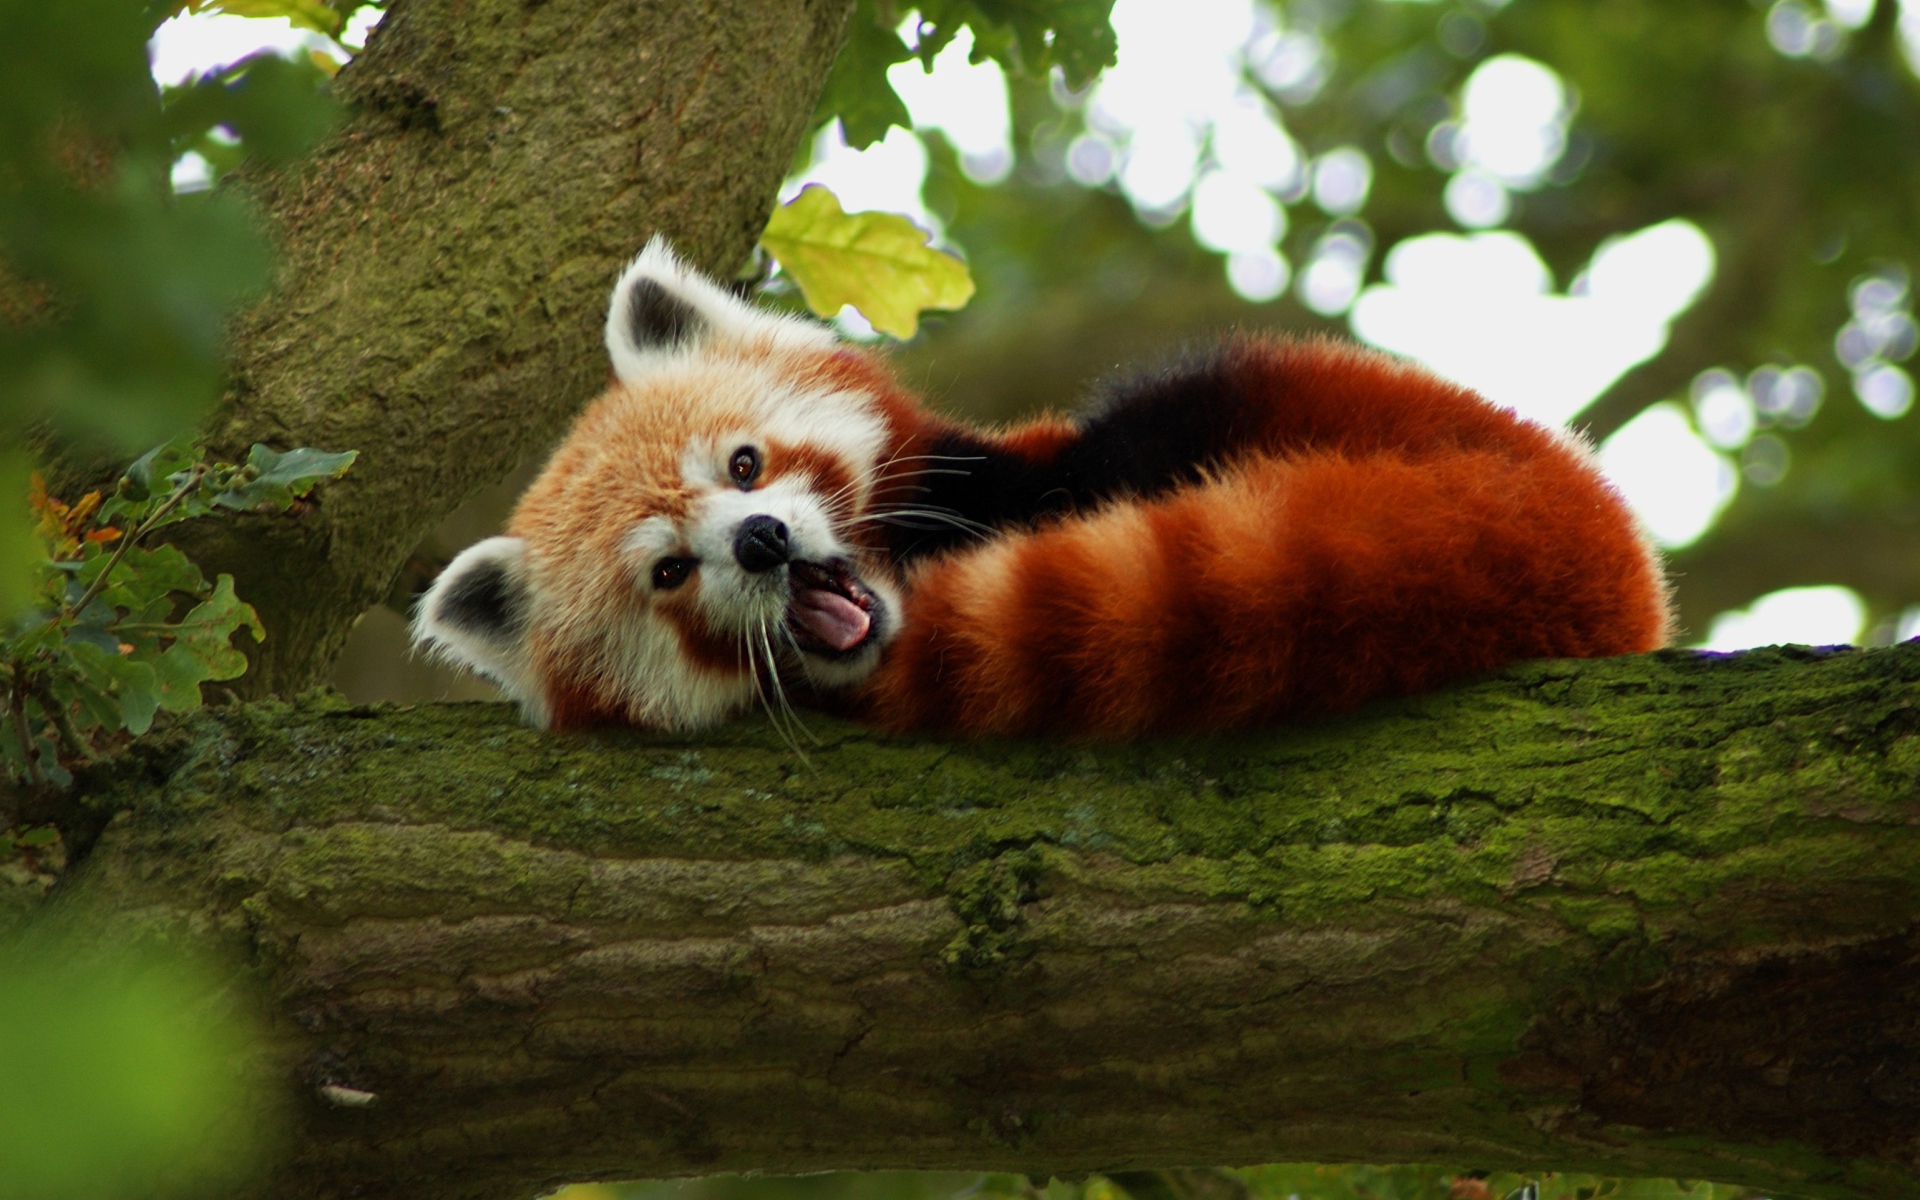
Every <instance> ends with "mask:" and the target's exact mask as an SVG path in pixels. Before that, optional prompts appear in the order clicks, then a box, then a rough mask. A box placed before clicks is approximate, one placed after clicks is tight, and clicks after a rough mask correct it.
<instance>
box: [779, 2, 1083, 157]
mask: <svg viewBox="0 0 1920 1200" xmlns="http://www.w3.org/2000/svg"><path fill="white" fill-rule="evenodd" d="M1112 10H1113V0H912V2H908V0H859V4H858V5H857V6H856V8H855V9H854V13H853V18H852V20H851V21H849V22H848V26H847V43H846V46H845V48H844V49H842V50H841V52H840V57H839V58H837V59H836V60H834V64H833V70H832V72H831V73H830V74H829V75H828V76H827V82H826V87H825V89H824V90H823V91H822V93H821V96H820V104H819V107H818V108H817V109H816V110H815V112H814V122H813V123H814V126H815V127H816V128H818V127H819V126H821V125H824V124H826V123H827V122H828V121H831V120H833V119H835V118H836V117H837V118H839V120H840V122H841V125H842V128H844V129H845V131H846V138H847V144H848V145H850V146H853V147H854V148H856V149H862V148H865V147H867V146H870V145H872V144H873V143H874V142H877V141H879V140H880V139H881V138H883V137H885V136H886V135H887V130H888V129H890V128H892V127H893V126H895V125H898V126H900V127H901V128H903V129H910V128H912V125H913V122H912V120H911V119H910V117H909V116H908V114H907V106H906V105H905V104H903V103H901V100H900V97H899V96H898V95H897V94H896V93H895V92H894V90H893V85H892V84H891V83H888V82H887V68H888V67H890V66H892V65H893V64H895V63H901V62H906V61H908V60H909V59H913V58H918V59H919V60H920V61H921V62H922V63H923V64H926V65H929V66H930V65H931V64H932V62H933V59H934V56H935V55H936V54H939V53H940V51H941V50H943V49H945V48H946V47H947V45H948V43H950V42H952V41H953V39H954V38H956V37H958V36H959V34H960V31H961V30H963V29H964V30H967V31H968V32H969V33H970V34H971V36H972V38H973V50H972V52H971V58H972V60H973V61H974V62H985V61H987V60H989V59H991V60H992V61H994V62H997V63H999V64H1000V65H1001V66H1003V67H1005V68H1007V69H1008V70H1009V71H1010V72H1013V73H1017V74H1021V75H1024V76H1026V77H1028V78H1033V79H1042V78H1045V76H1046V72H1047V70H1048V69H1049V68H1051V67H1055V66H1057V67H1059V68H1060V69H1061V71H1062V72H1064V73H1065V76H1066V78H1067V79H1068V81H1069V82H1070V83H1072V85H1073V86H1075V87H1084V86H1085V85H1086V84H1087V83H1089V82H1090V81H1092V79H1093V78H1094V76H1096V75H1098V74H1099V73H1100V71H1101V70H1102V69H1103V68H1105V67H1109V66H1112V65H1113V58H1114V51H1115V41H1114V36H1113V26H1112V25H1111V24H1109V23H1108V14H1109V13H1110V12H1112ZM910 13H911V14H913V16H914V18H915V34H916V36H915V42H914V45H913V46H912V47H909V46H908V45H907V43H906V42H905V40H903V39H902V38H901V36H900V33H899V29H900V26H901V23H902V22H903V21H904V20H905V19H906V18H907V16H908V15H909V14H910Z"/></svg>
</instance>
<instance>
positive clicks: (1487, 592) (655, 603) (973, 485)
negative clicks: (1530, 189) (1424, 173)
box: [414, 239, 1668, 739]
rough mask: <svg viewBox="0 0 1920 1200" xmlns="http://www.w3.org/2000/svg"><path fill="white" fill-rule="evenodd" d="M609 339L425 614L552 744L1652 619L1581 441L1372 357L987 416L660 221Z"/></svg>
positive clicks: (885, 710)
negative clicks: (547, 441) (665, 237)
mask: <svg viewBox="0 0 1920 1200" xmlns="http://www.w3.org/2000/svg"><path fill="white" fill-rule="evenodd" d="M607 342H608V348H609V352H610V353H611V355H612V359H613V366H614V374H615V379H614V382H613V384H612V386H611V387H610V388H609V390H608V391H607V393H606V394H605V395H603V396H602V397H601V398H600V399H599V400H597V401H595V402H594V403H593V404H592V405H590V406H589V407H588V408H587V409H586V410H585V412H583V413H582V415H581V416H580V418H579V420H578V421H577V423H576V424H575V425H574V427H573V429H572V431H571V432H570V433H569V434H568V436H567V438H566V439H565V440H564V441H563V442H562V443H561V445H560V446H559V448H558V449H557V450H556V451H555V452H554V454H553V456H552V458H551V459H550V460H549V462H548V463H547V465H546V468H545V470H544V471H543V472H542V473H541V475H540V476H539V478H538V479H537V480H536V481H535V482H534V484H533V485H532V486H531V487H530V488H529V489H528V491H527V493H526V495H525V496H524V498H523V499H522V500H521V502H520V505H519V507H518V508H517V510H516V511H515V513H514V515H513V518H512V520H511V522H510V523H509V527H508V533H507V535H506V536H504V537H499V538H490V539H488V540H487V541H484V542H481V543H479V544H478V545H476V546H474V547H471V548H470V549H468V550H467V551H465V552H463V553H462V554H461V555H460V556H459V557H458V558H457V559H455V561H454V562H453V563H452V564H451V565H450V566H449V567H448V569H447V571H446V572H444V573H443V574H442V575H441V577H440V578H439V579H438V580H437V581H436V582H435V584H434V586H433V587H432V588H431V589H430V590H429V591H428V593H427V595H426V596H425V597H424V598H423V600H422V603H421V606H420V609H419V613H418V615H417V616H416V619H415V629H414V636H415V639H416V641H417V642H418V643H420V644H423V645H425V646H427V647H428V648H430V649H431V650H432V651H433V652H435V653H437V654H440V655H442V656H444V657H447V658H450V659H453V660H455V661H458V662H461V663H463V664H465V665H467V666H469V667H471V668H473V669H475V670H477V671H480V672H481V673H483V674H486V675H488V676H489V677H491V678H493V679H495V680H496V681H498V682H499V683H500V684H501V685H502V686H503V687H504V688H505V690H506V691H507V692H508V693H509V694H511V695H512V696H513V697H514V698H515V699H516V700H517V701H518V702H519V703H520V705H521V707H522V709H523V711H525V713H526V714H527V716H528V717H529V719H530V720H532V721H534V722H535V723H538V724H542V725H545V726H548V727H550V728H554V729H570V728H578V727H582V726H587V725H593V724H603V723H624V724H630V725H635V726H639V727H643V728H653V729H682V730H684V729H692V728H698V727H701V726H704V725H710V724H713V723H715V722H718V721H722V720H725V719H726V718H728V717H730V716H732V715H734V714H736V713H738V712H740V711H742V710H744V709H746V708H749V707H752V706H754V705H756V704H764V703H767V702H768V700H769V699H770V698H772V697H774V696H776V695H802V696H805V697H807V698H809V699H810V700H811V701H812V702H815V703H824V704H827V705H829V706H832V707H837V708H841V709H844V710H847V711H850V712H851V713H853V714H854V715H856V716H858V717H861V718H863V719H865V720H867V721H870V722H872V723H875V724H878V725H881V726H884V727H887V728H891V729H896V730H922V731H934V732H943V733H958V734H967V735H989V734H1006V735H1028V734H1043V733H1052V734H1065V735H1071V736H1082V737H1092V738H1101V739H1120V738H1130V737H1139V736H1145V735H1155V734H1167V733H1192V732H1207V731H1216V730H1227V729H1244V728H1249V727H1256V726H1261V725H1266V724H1270V723H1274V722H1278V721H1284V720H1287V719H1290V718H1296V717H1303V716H1309V715H1315V714H1327V713H1337V712H1342V711H1346V710H1350V709H1352V708H1355V707H1357V706H1358V705H1360V704H1362V703H1364V702H1366V701H1368V700H1371V699H1376V698H1380V697H1385V696H1394V695H1404V694H1408V693H1413V692H1419V691H1422V690H1426V689H1430V688H1433V687H1436V686H1439V685H1441V684H1443V683H1445V682H1447V681H1449V680H1452V679H1457V678H1461V677H1465V676H1471V675H1476V674H1480V673H1483V672H1486V671H1489V670H1492V669H1494V668H1497V667H1499V666H1501V665H1503V664H1506V663H1509V662H1512V661H1515V660H1519V659H1526V658H1547V657H1595V656H1602V655H1612V654H1624V653H1632V652H1636V651H1643V650H1650V649H1653V648H1655V647H1658V646H1660V645H1662V644H1663V643H1664V642H1665V640H1666V637H1667V632H1668V605H1667V593H1666V585H1665V582H1664V579H1663V576H1662V573H1661V568H1660V564H1659V561H1658V558H1657V556H1656V555H1655V554H1654V553H1653V551H1652V550H1651V549H1650V548H1649V546H1648V545H1647V543H1646V541H1645V539H1644V538H1643V536H1642V535H1641V534H1640V532H1639V530H1638V529H1637V527H1636V525H1635V522H1634V520H1633V518H1632V516H1631V514H1630V513H1629V512H1628V510H1627V509H1626V507H1625V505H1624V503H1623V502H1622V501H1621V499H1620V497H1619V496H1618V495H1617V494H1616V493H1615V492H1614V491H1613V490H1612V488H1611V487H1610V486H1609V485H1608V484H1607V483H1606V482H1605V480H1604V479H1603V478H1602V477H1601V476H1600V473H1599V471H1598V470H1597V469H1596V467H1595V466H1594V464H1593V462H1592V460H1591V458H1590V456H1589V454H1588V453H1587V451H1586V449H1585V448H1584V447H1583V446H1582V445H1581V444H1580V443H1579V442H1578V441H1577V440H1575V439H1574V438H1573V437H1571V436H1569V435H1566V434H1562V433H1559V432H1556V431H1553V430H1549V429H1546V428H1543V427H1541V426H1538V425H1535V424H1533V423H1530V422H1528V421H1525V420H1522V419H1521V418H1519V417H1517V416H1516V415H1514V414H1513V413H1512V412H1510V411H1508V410H1505V409H1502V408H1499V407H1496V406H1494V405H1492V404H1490V403H1489V402H1487V401H1486V400H1484V399H1482V398H1481V397H1479V396H1477V395H1475V394H1474V393H1473V392H1471V391H1468V390H1467V389H1464V388H1461V387H1458V386H1456V385H1454V384H1451V383H1447V382H1445V381H1443V380H1441V379H1438V378H1436V377H1435V376H1433V375H1431V374H1429V373H1427V372H1425V371H1423V370H1421V369H1419V368H1416V367H1413V366H1410V365H1408V364H1405V363H1402V362H1399V361H1397V360H1394V359H1391V358H1388V357H1386V356H1384V355H1381V354H1377V353H1374V352H1371V351H1366V350H1362V349H1359V348H1357V347H1354V346H1351V345H1346V344H1342V343H1338V342H1334V341H1330V340H1310V341H1292V340H1286V339H1281V338H1270V337H1255V336H1244V337H1234V338H1230V339H1228V340H1226V341H1224V342H1222V343H1220V344H1219V345H1217V346H1216V347H1214V348H1213V349H1211V350H1210V351H1208V352H1205V353H1202V354H1199V355H1194V356H1190V357H1189V358H1188V359H1187V360H1185V361H1183V362H1181V363H1178V364H1176V365H1174V366H1171V367H1168V368H1165V369H1162V370H1159V371H1157V372H1152V373H1147V374H1142V375H1138V376H1135V377H1133V378H1130V379H1125V380H1121V381H1118V382H1115V383H1110V384H1108V385H1106V386H1105V389H1104V391H1103V392H1102V393H1100V394H1099V395H1097V397H1096V403H1095V404H1094V405H1093V406H1092V407H1091V408H1090V409H1089V411H1088V412H1087V413H1086V414H1084V415H1082V416H1080V417H1077V418H1074V419H1065V418H1061V417H1055V416H1046V417H1041V418H1037V419H1035V420H1032V421H1028V422H1025V423H1023V424H1019V425H1015V426H1013V427H1011V428H1006V429H981V428H977V427H973V426H969V425H965V424H962V423H959V422H955V421H953V420H950V419H948V418H946V417H943V416H941V415H939V414H936V413H933V412H931V411H929V410H928V409H927V408H925V407H924V406H923V405H922V404H921V403H920V402H919V401H918V400H917V399H915V398H914V397H912V396H910V395H909V394H907V393H906V392H905V391H903V390H902V389H901V388H900V386H899V385H898V383H897V382H896V381H895V380H894V378H893V377H892V376H891V374H890V373H889V372H888V370H887V369H886V367H885V365H884V364H883V363H882V362H881V361H880V360H879V359H878V358H877V357H876V356H875V355H873V354H872V353H870V352H868V351H865V350H862V349H859V348H856V347H849V346H845V345H841V344H839V343H838V342H837V341H836V340H835V339H834V337H833V335H832V334H831V332H830V331H829V330H827V329H825V328H823V327H822V326H819V325H816V324H814V323H812V322H807V321H802V320H800V319H797V318H793V317H787V316H780V315H776V314H773V313H769V312H765V311H763V310H760V309H757V308H755V307H754V306H752V305H751V304H749V303H747V302H745V301H743V300H741V299H739V298H737V297H735V296H733V295H732V294H730V293H729V292H727V291H725V290H723V289H721V288H719V287H717V286H715V285H714V284H712V283H711V282H710V281H708V280H706V279H704V278H702V277H701V276H699V275H698V274H696V273H694V272H692V271H691V270H689V269H687V268H686V267H685V266H683V265H682V264H681V263H680V262H679V261H678V260H677V259H676V258H675V257H674V256H673V254H672V253H671V251H670V250H669V249H668V248H667V247H666V246H665V245H664V243H662V242H660V241H659V240H658V239H656V240H655V241H654V242H653V243H651V244H650V245H649V246H648V248H647V249H646V251H645V252H644V253H642V254H641V255H640V257H639V258H637V259H636V260H635V261H634V263H633V264H632V265H631V266H630V267H629V268H628V269H627V271H626V272H625V273H624V274H623V275H622V276H621V278H620V281H619V283H618V284H617V285H616V287H615V291H614V297H613V304H612V310H611V312H610V314H609V317H608V322H607Z"/></svg>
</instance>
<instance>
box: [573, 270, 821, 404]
mask: <svg viewBox="0 0 1920 1200" xmlns="http://www.w3.org/2000/svg"><path fill="white" fill-rule="evenodd" d="M716 341H718V342H736V343H742V344H744V343H749V342H759V343H771V344H773V345H774V346H777V347H783V348H792V349H802V350H831V349H832V348H833V346H834V336H833V334H832V332H831V331H830V330H828V329H826V328H825V327H824V326H821V325H818V324H815V323H814V322H812V321H806V320H802V319H799V318H796V317H788V316H782V315H781V314H779V313H774V312H768V311H766V310H764V309H761V308H758V307H756V306H755V305H754V304H753V303H752V302H750V301H748V300H746V299H745V298H743V297H741V296H738V295H735V294H734V293H733V292H732V291H731V290H729V289H727V288H723V287H721V286H719V285H718V284H716V283H714V282H713V281H712V280H710V279H708V278H707V277H706V276H704V275H702V274H700V272H698V271H696V270H694V269H693V268H691V267H689V266H687V265H686V264H685V263H683V262H681V261H680V258H679V256H678V255H676V254H675V253H674V252H673V248H672V247H671V246H669V245H668V244H667V241H666V239H665V238H663V237H659V236H655V237H654V238H653V240H652V241H649V242H648V243H647V248H646V249H645V250H642V251H641V252H640V254H639V257H637V258H635V259H634V260H633V261H632V262H631V263H629V264H628V265H627V269H626V270H625V271H622V272H621V273H620V279H619V282H617V283H615V284H614V285H613V301H612V303H611V304H610V305H609V306H608V308H607V354H608V356H609V357H611V358H612V359H613V373H614V374H615V375H617V376H618V377H619V378H621V379H622V380H624V381H626V382H628V383H635V382H638V381H639V380H640V379H643V378H645V377H646V376H647V375H649V374H651V373H652V372H653V371H656V370H658V369H659V368H661V367H663V366H666V365H667V364H669V363H671V362H673V361H675V360H677V359H679V358H681V357H682V356H683V355H685V354H686V353H688V352H689V351H697V350H699V349H701V348H703V347H704V346H706V345H708V344H709V343H711V342H716Z"/></svg>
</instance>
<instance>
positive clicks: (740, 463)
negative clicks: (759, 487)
mask: <svg viewBox="0 0 1920 1200" xmlns="http://www.w3.org/2000/svg"><path fill="white" fill-rule="evenodd" d="M727 474H729V475H731V476H733V481H734V482H735V483H737V484H739V485H740V486H741V487H746V486H747V485H748V484H750V483H752V482H753V481H754V480H755V479H756V478H758V477H759V475H760V455H759V454H757V453H755V451H754V449H753V447H752V446H742V447H740V448H739V449H738V450H735V451H734V452H733V459H732V461H730V462H728V463H727Z"/></svg>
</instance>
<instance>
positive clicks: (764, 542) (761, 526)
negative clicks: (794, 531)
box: [733, 513, 787, 574]
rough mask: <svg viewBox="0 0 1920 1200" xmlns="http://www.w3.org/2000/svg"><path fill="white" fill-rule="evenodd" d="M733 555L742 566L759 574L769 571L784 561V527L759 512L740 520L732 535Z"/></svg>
mask: <svg viewBox="0 0 1920 1200" xmlns="http://www.w3.org/2000/svg"><path fill="white" fill-rule="evenodd" d="M733 556H734V557H735V558H737V559H739V560H740V565H741V567H743V568H745V569H746V570H748V571H752V572H754V573H755V574H758V573H759V572H761V571H771V570H773V569H774V568H775V567H777V566H779V565H780V564H781V563H783V562H785V561H787V527H786V525H785V524H783V523H782V522H781V521H780V520H779V519H778V518H776V517H769V516H767V515H766V514H764V513H762V514H760V515H758V516H752V517H748V518H747V519H746V520H744V521H742V522H740V532H739V533H736V534H734V535H733Z"/></svg>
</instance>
